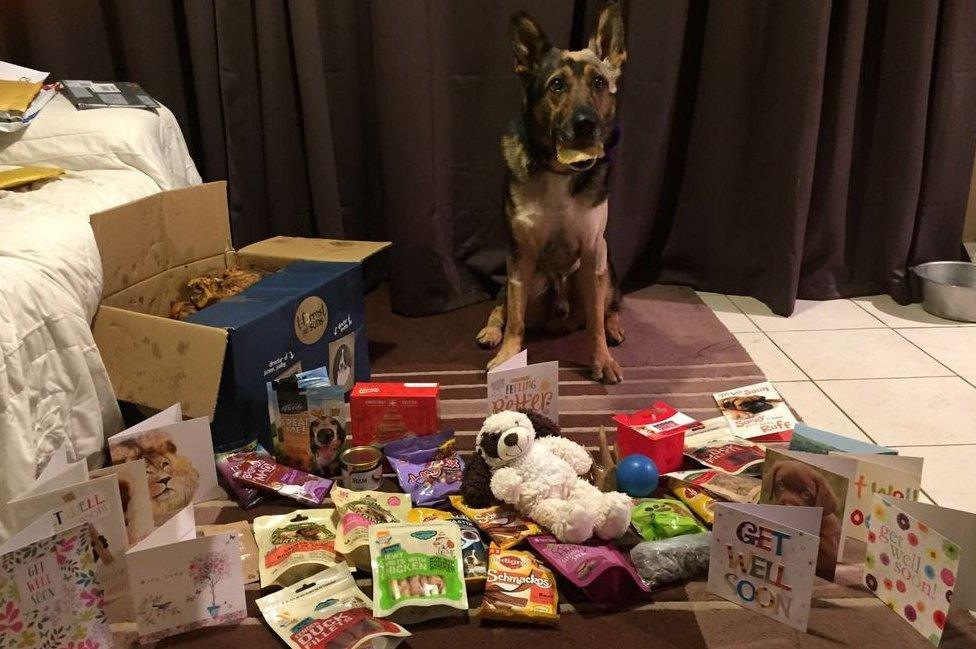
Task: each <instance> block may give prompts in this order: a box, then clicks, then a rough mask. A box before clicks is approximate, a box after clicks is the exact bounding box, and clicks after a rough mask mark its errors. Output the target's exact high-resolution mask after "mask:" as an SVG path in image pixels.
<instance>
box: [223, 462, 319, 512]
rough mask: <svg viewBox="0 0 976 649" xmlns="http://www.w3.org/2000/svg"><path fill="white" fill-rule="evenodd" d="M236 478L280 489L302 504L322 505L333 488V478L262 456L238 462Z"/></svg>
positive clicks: (261, 486)
mask: <svg viewBox="0 0 976 649" xmlns="http://www.w3.org/2000/svg"><path fill="white" fill-rule="evenodd" d="M234 478H235V479H236V480H239V481H241V482H243V483H245V484H248V485H253V486H255V487H260V488H262V489H270V490H272V491H277V492H278V493H279V494H281V495H282V496H286V497H288V498H291V499H292V500H297V501H298V502H300V503H302V504H303V505H314V506H318V505H321V504H322V501H323V500H325V497H326V496H327V495H328V493H329V490H330V489H332V481H331V480H327V479H325V478H320V477H318V476H315V475H312V474H311V473H305V472H304V471H299V470H298V469H292V468H291V467H287V466H285V465H283V464H278V463H277V462H273V461H271V460H265V459H263V458H259V457H255V458H250V459H247V460H244V461H243V462H240V463H238V464H237V465H236V466H235V467H234Z"/></svg>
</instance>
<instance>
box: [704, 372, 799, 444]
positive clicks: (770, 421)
mask: <svg viewBox="0 0 976 649" xmlns="http://www.w3.org/2000/svg"><path fill="white" fill-rule="evenodd" d="M712 396H713V397H714V398H715V403H717V404H718V407H719V409H721V411H722V415H723V416H724V417H725V420H726V421H727V422H728V424H729V428H730V429H732V434H733V435H735V436H736V437H743V438H745V439H751V440H753V441H756V442H788V441H790V438H791V437H792V436H793V428H794V426H796V417H794V416H793V412H792V411H791V410H790V407H789V406H788V405H786V402H785V401H783V397H781V396H779V392H777V391H776V388H774V387H773V384H772V383H769V382H768V381H767V382H765V383H756V384H755V385H746V386H743V387H741V388H735V389H734V390H726V391H725V392H717V393H715V394H714V395H712Z"/></svg>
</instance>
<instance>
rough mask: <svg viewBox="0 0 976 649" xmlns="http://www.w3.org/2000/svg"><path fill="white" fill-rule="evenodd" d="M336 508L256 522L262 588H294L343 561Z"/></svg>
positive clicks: (300, 512) (311, 510)
mask: <svg viewBox="0 0 976 649" xmlns="http://www.w3.org/2000/svg"><path fill="white" fill-rule="evenodd" d="M334 513H335V510H332V509H300V510H297V511H293V512H291V513H290V514H281V515H279V516H258V517H257V518H255V519H254V537H255V539H257V543H258V571H259V574H260V575H261V588H267V587H268V586H290V585H291V584H294V583H295V582H296V581H301V580H302V579H305V578H306V577H309V576H311V575H314V574H315V573H317V572H319V571H321V570H322V569H323V568H329V567H332V566H334V565H336V564H337V563H339V562H340V559H339V558H338V557H336V551H335V538H336V534H335V523H333V521H332V515H333V514H334Z"/></svg>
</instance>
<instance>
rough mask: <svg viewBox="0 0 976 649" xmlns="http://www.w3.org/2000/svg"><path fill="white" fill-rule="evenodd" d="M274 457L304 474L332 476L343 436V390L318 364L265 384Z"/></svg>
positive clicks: (345, 415)
mask: <svg viewBox="0 0 976 649" xmlns="http://www.w3.org/2000/svg"><path fill="white" fill-rule="evenodd" d="M267 392H268V416H269V417H270V419H271V436H272V440H273V442H274V455H275V458H276V459H277V460H278V461H279V462H281V463H282V464H286V465H288V466H291V467H295V468H296V469H301V470H302V471H306V472H308V473H314V474H316V475H322V476H335V475H337V474H338V473H339V454H340V452H341V451H342V447H343V444H344V442H345V439H346V432H345V431H346V419H347V418H348V417H347V414H346V411H347V407H346V403H345V389H344V388H342V387H337V386H333V385H332V383H331V382H330V381H329V372H328V368H325V367H319V368H316V369H314V370H309V371H307V372H299V373H297V374H292V375H291V376H286V377H282V378H279V379H275V380H274V381H269V382H268V383H267Z"/></svg>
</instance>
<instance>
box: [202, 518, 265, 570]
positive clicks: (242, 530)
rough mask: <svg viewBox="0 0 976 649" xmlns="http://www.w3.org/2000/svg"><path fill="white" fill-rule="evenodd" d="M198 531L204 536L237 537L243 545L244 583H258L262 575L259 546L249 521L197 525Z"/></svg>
mask: <svg viewBox="0 0 976 649" xmlns="http://www.w3.org/2000/svg"><path fill="white" fill-rule="evenodd" d="M197 529H198V530H200V532H202V533H203V535H204V536H218V535H220V534H226V533H228V532H230V533H232V534H236V535H237V540H238V541H240V544H241V566H242V567H243V569H244V583H245V584H250V583H252V582H255V581H258V580H259V579H260V578H261V574H260V572H259V571H258V544H257V541H255V539H254V532H253V531H252V530H251V524H250V523H248V522H247V521H239V522H237V523H226V524H224V525H197Z"/></svg>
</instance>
